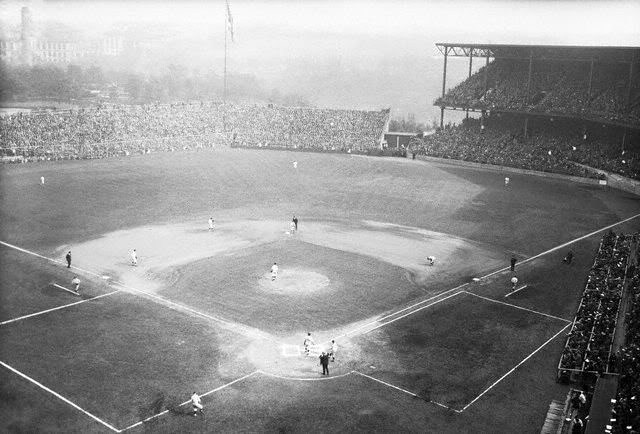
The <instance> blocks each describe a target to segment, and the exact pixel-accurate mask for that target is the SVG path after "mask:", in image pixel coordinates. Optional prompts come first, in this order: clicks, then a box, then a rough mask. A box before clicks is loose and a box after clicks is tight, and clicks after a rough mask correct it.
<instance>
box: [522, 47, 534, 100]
mask: <svg viewBox="0 0 640 434" xmlns="http://www.w3.org/2000/svg"><path fill="white" fill-rule="evenodd" d="M532 72H533V49H531V50H529V77H528V78H527V94H526V95H525V102H524V105H525V106H528V105H529V99H530V97H531V95H530V94H531V74H532Z"/></svg>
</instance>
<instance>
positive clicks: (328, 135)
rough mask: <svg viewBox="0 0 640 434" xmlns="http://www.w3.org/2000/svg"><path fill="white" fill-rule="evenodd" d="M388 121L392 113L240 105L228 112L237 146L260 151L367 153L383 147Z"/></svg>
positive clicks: (230, 126)
mask: <svg viewBox="0 0 640 434" xmlns="http://www.w3.org/2000/svg"><path fill="white" fill-rule="evenodd" d="M388 121H389V110H381V111H362V110H334V109H316V108H291V107H266V108H265V107H259V106H253V107H246V106H236V107H232V108H231V109H230V110H229V111H228V112H227V123H228V124H227V125H228V127H227V129H228V130H230V131H232V132H233V134H234V139H233V145H234V146H242V147H258V148H280V149H283V148H286V149H301V150H313V151H339V152H345V151H347V150H354V151H358V152H364V151H367V150H371V149H376V148H379V147H380V144H381V142H382V137H383V134H384V131H385V129H386V125H387V124H388Z"/></svg>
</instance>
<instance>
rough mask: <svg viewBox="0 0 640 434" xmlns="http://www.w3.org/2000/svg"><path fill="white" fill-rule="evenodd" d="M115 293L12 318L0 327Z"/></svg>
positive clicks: (3, 322) (117, 290)
mask: <svg viewBox="0 0 640 434" xmlns="http://www.w3.org/2000/svg"><path fill="white" fill-rule="evenodd" d="M116 292H120V290H119V289H116V290H115V291H112V292H107V293H106V294H102V295H97V296H95V297H91V298H87V299H86V300H80V301H76V302H74V303H69V304H65V305H62V306H58V307H54V308H52V309H47V310H43V311H40V312H35V313H30V314H29V315H24V316H20V317H18V318H13V319H9V320H6V321H2V322H0V325H5V324H9V323H12V322H15V321H20V320H23V319H26V318H31V317H34V316H38V315H43V314H45V313H49V312H53V311H54V310H59V309H65V308H67V307H71V306H75V305H76V304H81V303H86V302H88V301H92V300H97V299H98V298H102V297H107V296H109V295H112V294H115V293H116Z"/></svg>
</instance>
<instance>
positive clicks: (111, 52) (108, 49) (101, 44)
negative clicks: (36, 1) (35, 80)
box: [0, 6, 125, 65]
mask: <svg viewBox="0 0 640 434" xmlns="http://www.w3.org/2000/svg"><path fill="white" fill-rule="evenodd" d="M124 48H125V41H124V39H123V38H122V37H120V36H113V35H110V36H107V37H104V38H96V39H93V40H88V41H83V42H76V41H72V40H63V39H62V38H61V39H60V40H46V39H41V38H38V37H37V36H36V31H35V28H34V24H33V16H32V13H31V9H30V8H29V7H28V6H24V7H23V8H22V9H21V25H20V35H19V38H18V35H15V36H14V38H10V37H5V38H4V39H2V40H0V60H2V61H5V62H7V63H13V64H18V63H19V64H24V65H34V64H41V63H58V64H68V63H77V62H78V61H79V60H81V59H82V58H84V57H91V58H94V57H115V56H119V55H121V54H122V52H123V51H124Z"/></svg>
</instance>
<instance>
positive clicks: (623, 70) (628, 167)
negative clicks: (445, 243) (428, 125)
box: [413, 43, 640, 179]
mask: <svg viewBox="0 0 640 434" xmlns="http://www.w3.org/2000/svg"><path fill="white" fill-rule="evenodd" d="M436 46H437V48H438V49H439V50H440V52H441V53H442V54H443V55H444V68H443V80H442V95H441V96H440V97H439V98H437V99H436V101H435V103H434V105H436V106H439V107H440V113H441V116H440V127H441V128H440V130H439V131H438V132H437V133H436V134H434V135H432V136H430V137H428V138H425V139H424V140H422V141H414V143H413V148H414V149H416V150H417V151H418V153H422V154H426V155H431V156H436V157H442V158H453V159H461V160H466V161H474V162H480V163H489V164H495V165H500V166H511V167H517V168H523V169H531V170H537V171H542V172H557V173H563V174H568V175H574V176H587V177H600V178H604V177H605V174H604V172H609V173H614V174H619V175H622V176H624V177H627V178H632V179H640V154H639V149H638V140H639V139H640V74H638V66H639V63H640V48H639V47H578V46H575V47H573V46H539V45H497V44H457V43H438V44H436ZM451 56H454V57H467V58H468V59H469V73H468V78H467V79H466V80H464V81H463V82H462V83H459V84H457V85H456V86H454V87H452V88H450V89H448V90H447V81H446V80H447V59H448V58H449V57H451ZM474 58H475V59H478V58H480V59H482V61H483V62H484V65H483V66H482V67H481V68H479V69H478V70H477V71H476V72H475V73H472V71H473V62H474ZM446 110H462V111H465V112H466V114H467V116H466V119H465V120H464V121H463V122H462V123H461V125H458V126H451V125H445V111H446ZM470 112H471V113H475V114H476V117H477V118H476V119H473V116H472V117H471V118H470V117H469V113H470Z"/></svg>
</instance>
